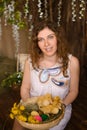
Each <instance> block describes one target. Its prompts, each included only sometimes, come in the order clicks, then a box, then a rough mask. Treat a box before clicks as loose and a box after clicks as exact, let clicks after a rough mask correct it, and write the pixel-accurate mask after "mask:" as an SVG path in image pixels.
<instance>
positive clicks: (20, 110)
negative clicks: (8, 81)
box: [10, 93, 64, 127]
mask: <svg viewBox="0 0 87 130" xmlns="http://www.w3.org/2000/svg"><path fill="white" fill-rule="evenodd" d="M63 115H64V107H63V103H62V100H61V99H60V97H58V96H55V97H52V95H51V94H49V93H47V94H45V95H43V96H39V97H32V98H30V99H28V100H27V101H26V102H20V103H19V104H17V103H14V104H13V107H12V108H11V111H10V118H11V119H14V118H16V119H17V120H18V121H19V123H20V122H22V124H23V122H25V123H27V124H29V125H30V124H45V123H49V122H51V121H54V120H55V119H58V118H59V117H60V116H61V119H62V118H63ZM38 127H39V126H38Z"/></svg>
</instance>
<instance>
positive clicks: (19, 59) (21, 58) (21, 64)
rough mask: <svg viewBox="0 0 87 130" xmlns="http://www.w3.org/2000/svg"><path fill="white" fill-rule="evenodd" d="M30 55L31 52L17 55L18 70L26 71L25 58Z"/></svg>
mask: <svg viewBox="0 0 87 130" xmlns="http://www.w3.org/2000/svg"><path fill="white" fill-rule="evenodd" d="M28 57H29V54H24V53H19V54H18V55H17V72H23V71H24V64H25V60H26V59H27V58H28Z"/></svg>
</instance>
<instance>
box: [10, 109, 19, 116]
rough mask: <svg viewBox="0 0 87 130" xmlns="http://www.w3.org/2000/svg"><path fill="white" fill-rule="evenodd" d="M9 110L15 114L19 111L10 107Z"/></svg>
mask: <svg viewBox="0 0 87 130" xmlns="http://www.w3.org/2000/svg"><path fill="white" fill-rule="evenodd" d="M11 112H12V113H13V114H14V115H17V114H18V113H19V110H17V109H14V108H12V111H11Z"/></svg>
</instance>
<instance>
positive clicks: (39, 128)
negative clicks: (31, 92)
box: [17, 97, 64, 130]
mask: <svg viewBox="0 0 87 130" xmlns="http://www.w3.org/2000/svg"><path fill="white" fill-rule="evenodd" d="M36 100H37V97H34V98H31V100H30V99H29V100H28V101H27V102H24V103H23V105H26V104H27V103H35V102H36ZM63 116H64V106H63V105H62V109H61V111H60V112H59V114H58V115H57V116H55V117H54V118H53V119H52V120H50V121H48V122H44V123H40V124H32V123H27V122H23V121H20V120H18V119H17V120H18V122H19V124H21V125H22V126H23V127H25V128H28V129H31V130H49V129H50V128H51V127H54V126H55V125H57V124H58V123H59V122H60V121H61V119H62V118H63Z"/></svg>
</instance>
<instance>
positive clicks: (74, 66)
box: [63, 56, 80, 105]
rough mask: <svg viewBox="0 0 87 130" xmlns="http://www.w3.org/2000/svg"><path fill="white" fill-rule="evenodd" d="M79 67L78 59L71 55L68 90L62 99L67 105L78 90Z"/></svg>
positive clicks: (73, 98)
mask: <svg viewBox="0 0 87 130" xmlns="http://www.w3.org/2000/svg"><path fill="white" fill-rule="evenodd" d="M79 71H80V67H79V61H78V59H77V58H76V57H74V56H72V58H71V61H70V75H71V79H70V92H69V94H68V95H67V96H66V98H65V99H64V100H63V102H64V104H65V105H68V104H70V103H72V102H73V101H74V100H75V99H76V97H77V95H78V90H79V75H80V72H79Z"/></svg>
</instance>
